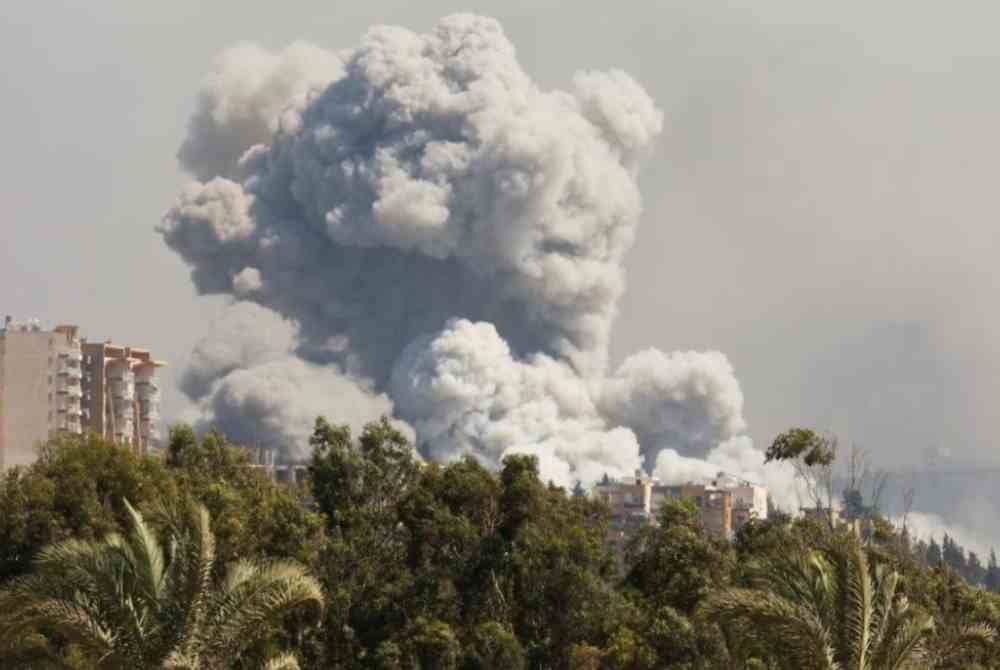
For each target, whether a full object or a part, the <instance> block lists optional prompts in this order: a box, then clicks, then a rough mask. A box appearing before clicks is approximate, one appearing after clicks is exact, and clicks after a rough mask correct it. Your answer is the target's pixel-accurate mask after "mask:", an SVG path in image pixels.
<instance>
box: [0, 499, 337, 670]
mask: <svg viewBox="0 0 1000 670" xmlns="http://www.w3.org/2000/svg"><path fill="white" fill-rule="evenodd" d="M123 505H124V507H125V509H126V510H127V513H128V516H129V520H130V524H129V528H128V531H127V533H126V534H125V535H118V534H111V535H108V536H107V537H105V538H104V539H103V540H101V541H81V540H66V541H64V542H60V543H57V544H54V545H51V546H49V547H47V548H45V549H44V550H43V551H42V552H41V553H40V554H39V556H38V558H37V559H36V560H35V562H34V571H33V572H32V573H31V574H29V575H25V576H22V577H19V578H17V579H15V580H14V581H13V582H12V583H11V584H10V585H9V586H8V587H7V588H5V589H4V590H3V591H0V611H2V612H4V617H3V618H2V619H0V657H3V658H6V657H8V656H11V657H14V656H17V657H19V658H21V659H22V660H24V658H25V656H26V655H28V654H30V655H33V656H35V657H45V656H48V657H50V658H51V657H52V656H54V655H55V650H54V649H53V646H52V645H45V644H43V643H41V642H42V641H43V640H44V638H41V637H39V636H40V635H42V636H56V637H57V638H60V639H63V640H65V641H66V642H67V643H69V644H70V645H72V647H73V648H75V649H76V650H78V651H79V652H80V653H81V654H83V655H84V656H85V658H88V659H90V663H91V665H90V666H88V667H94V668H114V669H115V670H118V669H123V670H124V669H125V668H171V669H173V670H195V669H197V668H205V667H212V668H230V667H233V666H234V664H235V663H236V662H238V661H240V660H241V659H242V657H243V656H244V654H245V653H246V652H247V651H248V650H249V649H250V647H251V646H252V645H253V644H255V643H257V642H259V641H260V640H261V639H262V638H264V637H267V636H268V635H269V634H270V633H271V632H272V631H273V629H274V628H275V627H276V626H277V625H278V624H280V623H281V621H282V619H283V617H284V616H285V615H286V614H288V613H290V612H293V611H296V610H299V609H301V608H307V609H310V610H313V611H317V612H318V610H319V609H321V608H322V606H323V595H322V592H321V590H320V587H319V584H318V583H317V582H316V580H315V579H313V578H312V577H310V576H309V575H308V574H306V572H305V570H304V569H303V568H302V567H300V566H299V565H297V564H295V563H291V562H271V563H257V562H254V561H250V560H243V561H239V562H237V563H235V564H233V565H231V566H230V567H229V570H228V573H227V575H226V578H225V580H224V581H222V583H221V584H219V585H217V586H216V585H215V584H214V583H213V579H212V573H213V567H214V564H215V538H214V537H213V535H212V532H211V529H210V520H209V515H208V512H207V510H205V508H204V507H201V506H196V505H194V504H189V505H186V506H184V507H183V509H182V510H181V511H179V512H177V511H175V512H172V513H168V512H166V511H164V512H162V514H163V516H164V517H165V518H166V520H165V523H166V524H167V525H168V526H169V528H170V530H169V533H168V534H167V541H166V542H162V543H161V541H160V540H159V539H158V538H157V537H156V535H155V533H154V532H153V530H152V529H151V528H150V526H149V525H148V524H147V522H146V519H145V518H144V517H143V515H142V514H141V513H139V512H138V511H136V510H135V509H134V508H133V507H132V506H131V505H130V504H129V503H128V501H124V502H123ZM4 647H5V649H4ZM244 660H245V659H244ZM293 660H294V659H292V658H291V657H289V656H288V655H280V656H277V657H275V658H273V659H269V662H268V665H267V667H269V668H294V667H297V664H295V663H294V662H293ZM29 667H30V666H29Z"/></svg>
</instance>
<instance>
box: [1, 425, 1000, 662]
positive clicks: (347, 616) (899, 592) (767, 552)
mask: <svg viewBox="0 0 1000 670" xmlns="http://www.w3.org/2000/svg"><path fill="white" fill-rule="evenodd" d="M800 442H801V441H800ZM311 446H312V448H313V457H312V460H311V462H310V464H309V477H308V484H307V485H306V486H305V487H303V488H295V487H287V486H284V485H280V484H275V483H272V482H271V481H270V480H269V479H268V478H267V477H265V476H264V474H263V473H262V472H260V471H259V470H258V469H254V468H251V467H248V465H249V464H248V462H247V460H246V457H245V455H244V454H243V452H242V451H240V450H238V449H235V448H233V447H232V446H231V445H228V444H227V443H226V442H225V440H224V438H223V437H222V436H221V435H218V434H214V433H210V434H208V435H206V436H204V437H203V438H201V439H198V438H196V436H195V435H194V434H193V433H192V431H191V430H190V429H188V428H186V427H178V428H175V429H174V430H173V431H172V432H171V436H170V441H169V446H168V449H167V450H166V453H165V456H164V458H162V459H156V458H137V457H134V456H132V455H131V454H130V453H129V452H128V451H127V450H125V449H122V448H120V447H117V446H114V445H111V444H108V443H106V442H105V441H103V440H101V439H99V438H96V437H87V438H83V439H69V438H66V439H57V440H54V441H52V442H51V443H49V444H47V445H45V446H44V447H43V449H42V451H41V454H40V458H39V460H38V461H37V462H36V463H35V464H34V465H32V466H30V467H28V468H24V469H15V470H12V471H10V472H8V473H6V474H5V475H4V477H3V480H2V483H0V591H3V592H9V591H10V590H11V589H16V588H17V585H18V584H22V583H24V582H25V580H30V579H41V578H42V577H43V576H44V574H45V569H43V568H42V567H41V565H42V564H44V559H45V557H46V556H48V555H50V553H51V552H52V551H55V550H54V549H52V547H53V546H55V547H60V546H76V545H66V544H65V543H66V542H79V543H84V544H86V546H91V547H93V546H99V545H100V543H101V541H102V540H104V538H106V537H108V535H109V533H120V534H121V536H122V537H128V536H129V535H128V534H129V533H130V532H132V531H134V529H135V527H136V526H135V524H136V516H137V515H138V517H139V518H140V519H141V518H143V515H145V518H147V519H148V524H149V529H148V533H149V535H150V537H156V538H161V539H166V538H169V537H171V535H170V534H171V532H174V531H172V530H171V529H172V528H174V526H172V525H171V522H170V521H169V515H165V514H162V513H160V512H159V511H158V510H162V509H163V508H164V507H165V506H170V505H174V506H176V505H180V504H182V503H183V502H184V501H188V500H190V501H193V503H194V504H198V505H201V506H203V507H204V509H205V510H206V514H205V517H204V518H205V519H206V520H207V519H211V534H212V537H213V538H214V543H215V547H216V552H215V553H216V555H217V557H216V560H215V562H214V565H215V567H214V569H212V570H210V571H209V573H210V574H209V575H208V576H207V577H206V579H208V580H209V584H207V585H206V588H208V586H209V585H210V586H211V589H209V590H210V591H211V592H217V590H218V589H223V588H225V585H226V574H225V570H224V568H223V566H225V565H227V564H231V563H233V562H236V561H243V562H244V563H241V564H242V565H258V564H261V565H273V563H274V561H294V562H295V563H296V564H301V565H302V566H304V572H303V575H305V574H306V573H308V574H310V575H312V576H314V577H315V579H316V580H317V581H318V584H319V586H320V587H321V590H322V596H323V599H324V600H325V607H324V608H323V609H322V613H321V615H320V617H319V621H317V619H316V616H315V614H316V612H315V611H305V612H303V611H289V612H288V613H287V614H285V615H284V617H283V618H282V619H281V621H279V622H277V623H274V624H273V625H270V626H265V627H261V628H259V629H258V630H256V631H255V632H254V634H253V635H246V636H243V638H242V640H241V644H243V645H244V646H243V647H241V651H240V652H239V654H229V655H228V657H227V658H226V660H225V663H226V664H228V665H229V666H230V667H234V668H249V667H259V666H260V665H262V664H263V663H264V662H265V661H266V659H268V658H270V657H272V656H274V655H275V654H276V653H278V652H281V651H291V652H293V653H294V654H295V656H296V657H297V658H298V662H299V664H300V665H301V667H303V668H341V669H345V670H346V669H352V670H353V669H358V670H362V669H363V670H368V669H371V670H379V669H382V670H390V669H399V670H417V669H422V670H428V669H430V668H442V669H445V670H447V669H454V670H473V669H480V670H487V669H493V668H495V669H501V668H502V669H508V668H509V669H515V670H516V669H518V668H525V669H527V668H532V669H534V668H539V669H542V668H546V669H549V668H551V669H567V670H568V669H570V668H573V669H578V668H579V669H584V670H586V669H588V668H590V669H593V670H599V669H600V670H603V669H621V670H626V669H627V670H641V669H645V668H648V669H653V668H671V669H678V670H680V669H687V670H699V669H700V670H721V669H723V668H761V669H763V668H773V669H780V668H790V667H795V668H812V667H815V668H827V667H829V668H834V667H843V668H847V667H850V668H863V667H865V668H871V669H872V670H881V669H882V668H884V667H893V666H892V665H890V660H889V659H895V660H898V661H899V664H898V665H897V666H895V667H901V668H949V669H956V670H957V669H958V668H1000V644H998V643H997V641H996V640H995V637H994V635H993V629H995V628H996V627H997V626H1000V598H998V597H997V596H995V595H994V594H992V593H990V591H989V589H987V588H976V587H975V586H972V585H970V584H969V583H967V582H966V580H965V579H964V578H963V577H968V578H971V577H972V576H973V575H972V572H971V570H972V568H970V564H971V563H972V561H971V557H969V556H968V555H967V554H964V553H963V554H962V563H961V566H959V564H958V559H957V553H962V552H961V551H960V548H958V547H957V545H956V546H952V545H953V543H952V542H951V540H950V539H949V540H947V541H946V545H947V547H948V549H947V552H945V551H944V550H943V549H942V548H941V547H940V546H938V547H937V549H938V552H939V553H940V554H941V555H940V557H937V556H934V555H930V554H931V551H932V546H933V545H922V544H920V543H911V542H910V541H909V540H908V538H907V537H906V536H905V534H904V535H902V536H900V535H898V534H896V533H895V532H894V531H893V529H892V527H891V526H890V525H889V524H887V523H885V522H884V521H882V520H881V519H879V518H878V517H877V515H874V514H873V515H869V517H868V518H866V519H865V520H864V521H865V523H864V524H854V525H846V526H839V527H835V528H830V527H829V525H827V524H820V523H816V522H812V521H806V520H800V521H793V520H790V519H788V518H786V517H783V516H776V517H775V518H774V519H772V520H770V521H767V522H752V523H751V524H749V525H748V526H746V527H745V528H744V529H743V531H741V533H740V534H739V535H738V537H737V538H736V539H735V541H733V542H720V541H716V540H713V539H710V538H709V537H707V536H706V535H705V534H704V533H703V532H702V529H701V527H700V521H699V515H698V513H697V510H696V509H695V508H694V507H692V506H691V505H690V504H688V503H684V502H674V503H670V504H667V505H665V506H664V507H663V508H662V509H661V510H660V514H659V520H658V521H659V523H658V524H657V525H655V526H649V527H646V528H644V529H642V530H641V531H640V532H638V533H636V534H635V535H634V536H633V537H632V538H631V540H630V541H629V542H628V544H627V546H626V548H625V551H624V553H623V555H621V556H616V555H615V554H613V553H612V551H611V549H610V548H609V545H608V544H607V542H606V533H607V524H608V521H609V519H608V510H607V509H606V508H605V507H604V506H603V505H602V504H600V503H598V502H595V501H594V500H592V499H590V498H588V497H586V496H583V495H579V492H577V493H573V494H570V493H567V492H566V491H564V490H563V489H560V488H557V487H554V486H552V485H549V484H546V483H545V482H543V481H541V480H540V478H539V476H538V469H537V463H536V462H535V461H534V459H533V458H531V457H527V456H513V457H510V458H508V459H507V460H506V461H505V462H504V463H503V466H502V468H501V470H500V472H498V473H497V472H492V471H489V470H487V469H485V468H484V467H483V466H481V465H480V464H479V463H477V462H476V461H474V460H471V459H470V460H465V461H460V462H456V463H452V464H448V465H435V464H426V463H421V462H419V461H418V459H416V458H415V456H414V452H413V450H412V448H411V446H410V445H409V444H408V443H407V441H406V439H405V438H404V436H403V435H402V434H400V433H399V432H398V431H397V430H396V429H395V428H394V427H393V426H392V425H391V424H390V423H389V422H387V421H382V422H378V423H374V424H371V425H369V426H367V427H366V428H365V430H364V431H363V432H362V434H361V435H360V436H357V438H355V437H354V436H352V435H351V433H350V431H349V430H348V429H347V428H346V427H343V426H336V425H332V424H330V423H328V422H326V421H325V420H322V419H320V420H318V421H317V423H316V426H315V430H314V433H313V437H312V440H311ZM799 446H801V445H800V444H799V443H798V442H795V443H790V446H789V448H788V449H786V450H785V451H786V452H788V454H791V455H793V456H796V457H798V456H801V455H802V453H806V454H808V453H809V450H808V449H805V448H803V449H801V450H800V449H799ZM810 449H811V447H810ZM793 452H794V453H793ZM800 452H802V453H800ZM780 455H784V454H779V456H780ZM126 501H131V503H132V505H134V507H135V509H136V510H138V511H137V512H135V513H133V512H132V511H131V508H130V505H129V504H128V502H126ZM175 525H176V524H175ZM165 544H166V545H170V546H173V545H172V543H171V542H169V541H167V542H166V543H165ZM47 547H48V549H47ZM46 552H50V553H46ZM946 553H948V555H947V556H946ZM952 554H955V555H952ZM949 556H950V558H949ZM39 559H42V564H40V563H39V562H38V561H39ZM258 562H263V563H258ZM165 565H166V566H169V565H170V560H169V559H167V560H166V563H165ZM991 565H992V566H993V567H994V568H995V559H993V560H992V561H988V563H987V565H985V566H982V565H981V564H980V567H981V568H982V570H981V575H980V576H979V577H978V579H972V581H974V582H976V583H979V584H982V585H986V586H991V585H992V582H991V581H990V580H991V579H994V580H995V579H997V577H998V575H997V574H996V571H995V570H994V571H993V572H991V570H990V567H991ZM164 569H166V567H165V568H164ZM991 574H992V575H993V577H990V575H991ZM148 616H149V617H151V619H150V620H149V621H147V624H148V629H149V630H158V628H157V627H158V626H160V625H162V623H163V622H161V621H157V620H155V619H156V615H155V613H154V614H150V615H148ZM5 617H8V618H7V619H5ZM9 617H10V614H9V612H0V628H2V627H3V626H12V625H13V624H12V622H11V621H10V620H9ZM803 622H805V623H803ZM112 628H113V627H112ZM809 631H811V632H809ZM18 632H19V634H25V635H31V634H33V633H41V634H45V633H52V632H53V631H47V630H45V629H44V626H42V629H40V630H35V631H33V630H31V629H30V626H29V627H27V628H25V627H23V626H22V627H18ZM56 633H58V631H56ZM911 642H912V644H910V643H911ZM901 649H902V650H903V652H905V653H900V650H901ZM907 649H912V653H911V652H910V651H907ZM45 651H46V653H47V654H48V655H49V657H50V660H51V661H52V662H53V663H54V665H53V666H52V667H70V668H91V667H97V666H95V665H94V663H93V661H92V660H91V659H90V658H89V657H88V656H87V655H86V654H85V653H83V652H84V651H85V650H81V648H80V646H79V645H74V644H73V640H72V639H69V638H66V637H65V636H62V637H60V635H58V634H55V635H51V634H50V635H49V637H48V646H47V647H46V650H45ZM859 659H860V661H859ZM32 663H34V664H25V663H24V661H23V659H21V660H16V659H13V658H4V659H0V668H5V667H6V668H14V667H17V668H33V667H39V668H40V667H50V666H48V665H44V664H42V663H41V662H36V661H32ZM100 667H133V666H129V665H127V664H119V665H114V664H113V663H112V664H110V665H103V666H100ZM150 667H162V666H159V665H154V666H150ZM205 667H208V666H205ZM213 667H214V666H213Z"/></svg>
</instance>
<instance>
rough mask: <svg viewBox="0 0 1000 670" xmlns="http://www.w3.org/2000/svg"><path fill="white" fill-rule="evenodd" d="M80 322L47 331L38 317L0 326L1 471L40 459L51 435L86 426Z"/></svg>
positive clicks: (76, 431) (5, 322)
mask: <svg viewBox="0 0 1000 670" xmlns="http://www.w3.org/2000/svg"><path fill="white" fill-rule="evenodd" d="M80 364H81V354H80V340H79V338H78V337H77V329H76V327H75V326H57V327H55V328H53V329H52V330H50V331H46V330H42V328H41V326H40V325H39V323H38V322H37V321H35V322H28V323H15V322H14V320H13V319H12V318H11V317H9V316H8V317H7V318H6V319H5V321H4V326H3V330H0V469H4V468H10V467H14V466H17V465H27V464H29V463H31V462H32V461H34V460H35V445H37V444H38V443H39V442H42V441H43V440H45V439H47V438H48V437H49V436H50V435H52V434H54V433H56V432H59V431H63V432H68V433H79V432H80V430H81V416H82V411H81V408H80V400H81V397H82V395H83V390H82V388H81V381H82V373H81V369H80Z"/></svg>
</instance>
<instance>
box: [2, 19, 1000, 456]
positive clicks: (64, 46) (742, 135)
mask: <svg viewBox="0 0 1000 670" xmlns="http://www.w3.org/2000/svg"><path fill="white" fill-rule="evenodd" d="M872 4H873V3H862V2H858V3H826V2H803V1H802V0H797V1H794V2H792V1H789V2H764V1H762V0H756V1H754V2H742V3H738V2H708V1H706V0H699V1H693V0H692V1H689V2H683V3H682V2H667V1H663V2H655V3H652V2H635V3H630V2H616V3H608V2H600V3H598V2H580V1H579V0H577V1H576V2H552V1H549V2H544V1H542V2H540V1H534V2H525V1H514V0H507V1H505V2H499V1H493V2H470V1H465V2H442V1H437V0H434V1H428V0H424V1H422V2H419V3H413V2H404V1H402V0H397V1H388V0H369V1H368V2H352V3H346V2H305V1H296V0H285V1H284V2H280V3H248V2H232V1H228V0H226V1H221V0H220V1H217V2H213V3H203V2H194V1H191V0H175V1H174V2H170V3H144V2H143V3H136V2H125V1H121V2H112V1H104V2H101V1H97V0H90V1H87V2H84V1H82V0H80V1H77V2H55V1H47V2H25V1H20V0H15V1H14V2H12V3H7V5H6V6H5V11H4V12H3V16H0V58H2V60H3V62H4V64H5V67H4V76H3V77H2V78H0V101H2V103H3V105H2V108H0V110H2V111H0V119H2V121H3V144H2V147H3V160H0V286H2V287H3V290H2V293H0V296H2V301H0V310H2V311H3V312H5V313H11V314H14V315H17V316H19V317H29V316H36V317H40V318H42V319H44V320H46V321H49V322H55V321H65V322H73V323H78V324H80V325H81V326H82V327H83V329H84V332H85V334H87V335H88V336H89V337H91V338H92V339H102V338H105V337H114V338H115V339H117V340H122V341H128V342H129V343H134V344H139V345H147V346H149V347H151V348H152V349H153V350H154V351H155V353H156V354H157V355H158V356H160V357H163V358H166V359H167V360H169V361H170V362H171V363H172V364H173V368H172V372H173V373H176V372H177V371H179V369H180V368H182V367H183V364H184V361H185V358H186V355H187V352H188V351H189V349H190V347H191V345H192V343H193V341H194V340H195V339H196V338H197V337H198V336H199V335H201V334H202V333H203V332H204V330H205V321H206V320H207V319H209V318H210V317H211V315H212V313H213V312H214V311H215V307H214V306H213V303H212V302H210V301H206V300H204V299H196V298H195V297H194V292H193V289H192V288H191V284H190V281H189V280H188V276H187V270H186V269H185V268H184V267H183V266H182V264H181V262H180V261H179V260H178V259H177V258H176V257H175V255H174V254H172V253H171V252H169V251H168V250H167V249H166V248H165V246H164V245H163V243H162V241H161V239H160V237H159V236H157V235H156V234H154V232H153V226H154V225H155V224H156V223H157V221H158V220H159V217H160V215H161V213H162V212H163V211H164V210H165V209H166V208H167V207H168V206H169V205H170V204H171V202H172V200H173V198H174V197H175V195H176V193H177V191H178V188H179V186H180V185H181V184H182V183H183V182H184V180H185V178H184V177H183V176H182V175H181V174H180V172H179V171H178V169H177V166H176V160H175V154H176V150H177V147H178V145H179V144H180V142H181V139H182V137H183V134H184V130H185V123H186V119H187V116H188V114H189V113H190V111H191V109H192V107H193V102H194V100H193V98H194V93H195V91H196V90H197V87H198V83H199V80H200V79H201V77H202V76H203V75H204V73H205V72H206V71H207V68H208V65H209V63H210V61H211V59H212V57H213V55H215V54H216V53H217V52H218V51H219V50H221V49H222V48H223V47H226V46H229V45H231V44H233V43H235V42H239V41H254V42H257V43H260V44H262V45H264V46H268V47H281V46H284V45H286V44H287V43H289V42H291V41H294V40H297V39H301V40H307V41H311V42H315V43H317V44H319V45H321V46H324V47H328V48H334V49H337V48H341V47H350V46H353V45H355V44H356V43H357V41H358V39H359V37H360V36H361V34H362V33H363V32H364V31H365V30H366V29H367V28H368V27H369V26H370V25H372V24H376V23H397V24H402V25H405V26H407V27H410V28H413V29H416V30H426V29H428V28H429V27H430V26H431V25H432V24H433V23H434V22H435V21H436V20H437V19H438V18H439V17H440V16H442V15H444V14H447V13H450V12H454V11H460V10H469V11H475V12H480V13H485V14H489V15H492V16H495V17H496V18H498V19H500V20H501V22H502V23H503V25H504V27H505V29H506V31H507V33H508V35H509V36H510V38H511V39H512V40H513V42H514V43H515V44H516V46H517V48H518V52H519V55H520V59H521V62H522V64H523V66H524V68H525V69H526V70H527V71H528V72H529V73H530V74H531V75H533V76H534V77H535V79H536V80H537V81H539V82H540V83H541V84H542V85H544V86H561V87H564V86H566V85H567V82H568V81H569V79H570V77H571V76H572V74H573V72H574V71H575V70H577V69H580V68H601V69H607V68H612V67H620V68H622V69H624V70H626V71H628V72H629V73H631V74H632V75H633V76H635V77H636V79H638V80H639V81H640V82H641V83H642V84H643V85H644V86H645V87H646V89H647V90H648V91H649V92H650V94H651V95H652V96H653V97H654V98H655V100H656V101H657V103H658V104H659V105H660V106H661V108H662V109H663V110H664V111H665V113H666V119H667V124H666V127H667V130H666V132H665V133H664V135H663V137H662V138H661V140H660V141H659V144H658V146H657V149H656V152H655V154H654V155H653V156H652V157H651V159H650V161H649V164H648V167H647V170H646V171H645V173H644V175H643V177H642V182H641V183H642V187H643V192H644V196H645V203H646V212H645V215H644V218H643V223H642V226H641V229H640V232H639V237H638V240H637V244H636V247H635V249H634V250H633V252H632V254H631V257H630V260H629V265H628V273H629V290H628V293H627V294H626V296H625V299H624V300H623V302H622V304H621V316H620V318H619V319H618V321H617V327H616V331H615V342H614V352H615V354H616V357H617V358H621V357H623V356H624V355H625V354H626V353H629V352H632V351H635V350H637V349H639V348H642V347H646V346H657V347H660V348H661V349H664V350H672V349H688V348H692V349H706V348H717V349H720V350H722V351H724V352H725V353H726V354H727V355H728V356H729V357H730V359H731V360H732V362H733V364H734V366H735V368H736V372H737V374H738V376H739V378H740V380H741V382H742V386H743V391H744V394H745V396H746V414H747V418H748V420H749V422H750V427H751V431H750V432H751V434H752V435H753V436H754V438H755V440H756V441H757V443H758V444H764V443H766V442H767V441H769V440H770V439H771V438H772V437H773V436H774V434H775V433H776V432H777V431H780V430H782V429H783V428H785V427H788V426H789V425H793V424H806V425H815V426H818V427H821V428H829V429H834V430H836V431H838V432H839V433H840V434H841V435H842V436H843V437H844V438H845V439H849V440H856V441H858V442H859V443H861V444H863V445H865V446H867V447H869V448H870V449H872V450H873V451H874V452H875V453H876V455H877V456H878V458H879V460H880V461H881V462H883V463H884V464H887V465H890V464H899V463H904V464H906V463H921V462H923V460H924V458H925V454H926V453H928V451H929V450H931V449H938V450H948V451H949V452H950V456H948V458H951V459H953V460H955V461H958V462H965V463H968V462H973V461H974V462H989V463H994V464H996V463H1000V457H998V456H1000V450H998V449H997V448H996V447H994V446H993V444H992V432H993V426H992V418H993V412H994V409H993V400H994V398H996V397H997V391H998V390H1000V381H998V380H1000V352H998V351H997V347H996V344H995V343H996V342H997V341H998V336H1000V318H998V316H997V311H996V305H997V300H996V298H997V290H996V288H995V287H996V285H997V280H998V278H1000V271H998V270H997V266H996V257H997V252H998V246H1000V244H998V241H997V240H998V238H997V234H996V225H995V223H994V220H993V219H994V216H995V209H996V206H995V197H996V193H997V191H998V189H997V187H996V185H995V184H994V181H995V174H996V170H995V166H994V162H995V160H996V158H995V157H996V156H998V155H1000V151H998V150H1000V133H998V132H997V131H996V129H995V125H994V124H995V119H996V118H997V117H998V112H1000V93H998V92H997V89H996V87H995V85H994V79H995V72H996V71H997V66H998V65H1000V62H998V61H1000V44H998V43H997V42H996V40H995V36H994V34H993V33H994V32H995V25H996V22H997V19H998V18H1000V16H998V14H1000V11H998V9H996V4H995V3H987V2H964V3H952V4H950V5H949V6H948V7H947V8H946V7H945V6H944V4H943V3H934V4H937V5H938V6H939V7H938V8H925V9H921V8H917V7H915V5H916V4H917V3H910V2H882V3H877V4H878V7H877V8H873V7H872V6H871V5H872ZM924 4H927V5H930V4H932V3H924ZM168 376H169V375H168ZM170 379H171V380H172V377H170ZM166 395H167V397H166V401H165V411H166V413H167V415H168V416H170V415H174V414H176V413H177V412H178V411H179V409H180V408H181V407H182V406H183V401H182V399H181V398H180V395H179V392H176V391H173V390H172V389H170V388H168V390H167V394H166ZM940 458H941V457H940V456H939V460H940Z"/></svg>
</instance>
